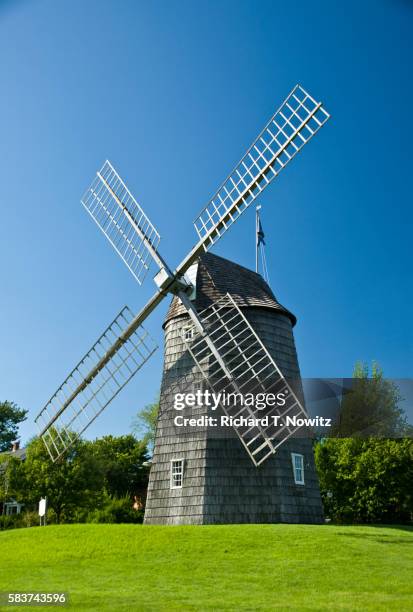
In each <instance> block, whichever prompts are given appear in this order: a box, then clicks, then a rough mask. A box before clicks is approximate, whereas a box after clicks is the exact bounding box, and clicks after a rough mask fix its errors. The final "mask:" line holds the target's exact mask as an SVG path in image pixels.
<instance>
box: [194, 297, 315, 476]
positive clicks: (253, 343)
mask: <svg viewBox="0 0 413 612" xmlns="http://www.w3.org/2000/svg"><path fill="white" fill-rule="evenodd" d="M200 319H201V321H202V324H203V326H204V328H205V332H206V334H207V336H205V335H201V334H199V333H197V332H196V330H195V329H194V332H193V338H194V339H193V340H192V341H187V340H186V345H187V348H188V350H189V352H190V354H191V355H192V357H193V359H194V361H195V363H196V365H197V367H198V369H199V371H200V372H201V373H202V375H203V377H204V378H205V380H206V382H207V384H208V385H209V387H210V388H211V390H212V391H213V392H214V393H222V392H226V393H227V394H228V393H241V394H246V393H252V394H254V395H256V394H258V393H265V394H270V393H273V394H274V396H277V395H278V394H282V396H283V397H284V398H285V403H284V405H283V406H282V407H278V406H276V405H275V406H267V407H266V408H265V409H264V410H261V411H257V410H255V409H253V408H251V407H250V406H247V405H241V406H240V405H239V404H238V405H229V406H228V405H225V404H223V403H222V404H221V407H222V410H223V412H224V413H225V414H226V416H228V417H233V418H238V417H246V418H254V419H257V417H258V418H262V417H264V416H268V417H269V419H268V421H269V424H268V426H266V427H262V426H260V425H253V426H251V427H249V426H245V427H234V429H235V431H236V433H237V434H238V436H239V438H240V440H241V442H242V443H243V445H244V447H245V449H246V450H247V452H248V454H249V456H250V458H251V460H252V461H253V463H254V464H255V465H256V466H258V465H260V464H261V463H263V462H264V461H265V460H266V459H268V458H269V457H270V456H271V455H273V454H274V453H275V451H276V449H277V448H278V447H279V446H280V445H281V444H283V443H284V442H285V441H286V440H287V439H288V438H289V437H290V436H291V435H293V434H294V433H295V432H296V431H298V429H300V428H299V427H296V426H293V425H288V426H287V425H286V424H283V420H285V417H286V416H290V417H294V416H295V417H298V418H306V417H307V413H306V412H305V410H304V408H303V406H302V404H301V403H300V401H299V399H298V398H297V395H296V394H295V393H294V391H293V389H292V388H291V386H290V385H289V383H288V382H287V381H286V379H285V378H284V376H283V374H282V372H281V370H280V369H279V367H278V366H277V364H276V363H275V361H274V360H273V358H272V357H271V355H270V354H269V352H268V351H267V349H266V348H265V347H264V345H263V343H262V342H261V340H260V339H259V337H258V336H257V334H256V333H255V331H254V330H253V328H252V327H251V325H250V324H249V323H248V321H247V319H246V318H245V316H244V315H243V314H242V312H241V310H240V309H239V307H238V306H237V305H236V303H235V302H234V300H233V298H232V297H231V296H230V295H229V294H227V295H226V296H224V297H223V298H221V299H220V300H218V301H217V302H215V303H214V304H212V305H211V306H210V307H208V308H207V309H206V310H205V311H203V312H202V313H200ZM186 337H187V336H186ZM207 338H208V339H209V340H210V341H211V342H212V343H213V345H214V347H215V350H216V352H217V353H218V354H219V356H220V359H221V361H222V362H223V363H224V364H225V368H226V370H227V372H229V374H230V376H231V378H228V375H227V374H225V373H224V371H223V369H222V366H221V364H220V363H219V362H218V360H217V359H216V357H215V355H214V354H213V352H212V351H211V348H210V346H209V344H208V342H207ZM272 417H278V419H279V424H278V425H274V420H273V419H272Z"/></svg>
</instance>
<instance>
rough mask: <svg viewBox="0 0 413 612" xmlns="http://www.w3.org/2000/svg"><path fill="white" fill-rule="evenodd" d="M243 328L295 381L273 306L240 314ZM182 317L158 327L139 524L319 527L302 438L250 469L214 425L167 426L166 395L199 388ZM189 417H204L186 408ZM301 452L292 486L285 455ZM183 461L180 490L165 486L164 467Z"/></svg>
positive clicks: (289, 337) (283, 323) (169, 404)
mask: <svg viewBox="0 0 413 612" xmlns="http://www.w3.org/2000/svg"><path fill="white" fill-rule="evenodd" d="M244 314H245V315H246V316H247V318H248V320H249V321H250V323H251V325H252V326H253V327H254V329H255V331H256V332H257V333H258V335H259V336H260V338H261V340H262V341H263V343H264V344H265V346H266V347H267V349H268V350H269V352H270V353H271V355H272V356H273V357H274V359H275V361H276V362H277V364H278V365H279V367H280V368H281V370H282V371H283V373H284V375H285V376H287V377H289V378H291V379H294V380H295V381H297V380H298V385H299V389H298V392H299V393H300V391H301V389H300V382H299V367H298V362H297V355H296V350H295V345H294V338H293V333H292V321H291V318H290V317H289V316H288V315H287V314H284V313H282V312H277V311H275V309H267V308H257V307H255V308H254V307H252V308H251V307H250V308H246V309H244ZM187 324H188V320H187V318H186V317H182V316H178V317H176V318H172V319H169V320H168V321H167V323H166V325H165V365H164V374H163V381H162V389H161V406H160V417H159V421H158V427H157V433H156V442H155V449H154V456H153V465H152V469H151V475H150V482H149V489H148V498H147V505H146V512H145V523H148V524H208V523H209V524H214V523H273V522H288V523H300V522H301V523H319V522H322V520H323V512H322V505H321V498H320V493H319V488H318V480H317V475H316V472H315V467H314V459H313V453H312V444H311V440H309V439H302V438H294V439H290V440H289V441H288V442H286V443H285V444H284V445H283V446H282V447H281V448H280V450H279V451H278V452H277V454H276V455H275V456H274V457H272V458H270V459H269V460H268V461H266V462H265V463H264V464H263V465H262V466H260V467H258V468H256V467H255V466H254V465H253V463H252V462H251V460H250V458H249V456H248V455H247V453H246V452H245V450H244V448H243V446H242V444H241V442H240V441H239V440H238V438H237V437H236V434H235V432H234V433H233V434H232V437H229V438H227V437H225V438H223V437H218V436H217V434H216V430H214V428H210V429H207V428H198V430H196V431H193V430H191V433H190V434H181V435H179V431H177V430H176V428H174V427H173V418H174V416H175V415H176V414H177V412H176V411H175V410H174V409H173V397H174V393H175V392H177V391H179V392H183V391H184V390H187V391H188V390H190V389H189V387H190V386H191V385H192V386H193V388H195V389H196V388H200V387H201V386H202V384H203V382H202V380H201V379H200V376H199V374H198V373H197V372H196V369H195V367H194V364H193V362H192V359H191V357H190V356H189V355H188V353H186V351H185V347H184V343H183V340H182V330H183V328H184V327H185V326H186V325H187ZM192 412H193V416H199V415H201V414H207V410H206V408H198V409H193V411H192ZM292 452H297V453H301V454H303V455H304V464H305V485H296V484H295V482H294V475H293V469H292V462H291V453H292ZM180 458H184V459H185V468H184V480H183V487H182V489H171V488H170V462H171V460H172V459H180Z"/></svg>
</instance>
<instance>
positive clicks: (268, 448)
mask: <svg viewBox="0 0 413 612" xmlns="http://www.w3.org/2000/svg"><path fill="white" fill-rule="evenodd" d="M328 118H329V115H328V113H327V112H326V111H325V110H324V108H323V106H322V103H321V102H317V101H316V100H315V99H314V98H313V97H312V96H311V95H310V94H309V93H308V92H306V91H305V90H304V89H303V88H302V87H301V86H300V85H297V86H296V87H295V88H294V89H293V90H292V91H291V93H290V94H289V95H288V96H287V98H286V99H285V100H284V102H283V103H282V104H281V106H280V107H279V108H278V110H277V111H276V112H275V114H274V115H273V116H272V117H271V119H270V120H269V122H268V123H267V124H266V126H265V127H264V129H263V130H262V132H261V133H260V134H259V135H258V137H257V139H256V140H255V141H254V142H253V144H252V145H251V146H250V148H249V149H248V150H247V152H246V154H245V155H244V157H243V158H242V159H241V161H240V162H239V164H238V165H237V166H236V167H235V169H234V170H233V171H232V172H231V173H230V175H229V176H228V177H227V179H226V180H225V181H224V182H223V183H222V185H221V186H220V187H219V189H218V190H217V192H216V193H215V195H214V196H213V197H212V198H211V200H210V201H209V202H208V203H207V205H206V206H205V208H204V209H203V210H202V211H201V213H200V214H199V215H198V217H197V218H196V220H195V222H194V225H195V229H196V232H197V234H198V242H197V243H196V245H195V246H194V247H193V248H192V250H191V251H190V252H189V253H188V254H187V255H186V257H185V258H184V259H183V260H182V262H181V263H180V264H179V265H178V266H177V268H176V269H175V270H173V269H172V268H170V267H169V265H168V264H167V262H166V261H165V259H164V258H163V257H162V256H161V254H160V251H159V242H160V235H159V233H158V231H157V230H156V228H155V227H154V226H153V224H152V223H151V221H150V220H149V218H148V217H147V215H146V214H145V212H144V211H143V210H142V208H141V207H140V206H139V204H138V203H137V202H136V200H135V198H134V197H133V195H132V194H131V192H130V191H129V189H128V188H127V186H126V185H125V183H124V182H123V181H122V179H121V178H120V176H119V174H118V173H117V172H116V171H115V169H114V168H113V166H112V165H111V164H110V162H109V161H106V162H105V163H104V165H103V166H102V168H101V169H100V170H99V171H98V172H97V174H96V177H95V179H94V180H93V182H92V184H91V186H90V187H89V188H88V189H87V191H86V193H85V194H84V196H83V198H82V200H81V201H82V204H83V206H84V207H85V209H86V211H87V212H88V213H89V214H90V216H91V217H92V219H93V220H94V221H95V222H96V224H97V225H98V227H99V228H100V229H101V231H102V232H103V233H104V234H105V236H106V237H107V239H108V240H109V241H110V242H111V244H112V246H113V247H114V249H115V250H116V251H117V253H118V254H119V255H120V257H121V258H122V260H123V261H124V263H125V264H126V265H127V267H128V268H129V270H130V272H131V273H132V274H133V276H134V278H135V280H136V281H137V282H138V283H139V284H141V283H142V282H143V280H144V278H145V276H146V274H147V272H148V270H149V267H150V265H151V263H152V262H155V265H156V267H157V268H158V270H157V273H156V274H155V277H154V281H155V284H156V286H157V289H156V292H155V293H154V295H153V296H152V297H151V298H150V300H149V301H148V302H147V304H146V305H145V306H144V307H143V308H142V309H141V310H140V311H139V312H138V314H137V315H133V313H132V312H131V310H130V309H129V308H128V307H125V308H124V309H123V310H122V311H121V312H120V313H119V314H118V315H117V316H116V318H115V319H114V320H113V321H112V323H111V324H110V325H109V326H108V327H107V329H106V330H105V331H104V332H103V334H102V335H101V336H100V338H99V339H98V340H97V342H96V343H95V344H94V345H93V347H92V348H91V349H90V350H89V352H88V353H87V354H86V355H85V356H84V357H83V359H82V360H81V361H80V362H79V363H78V364H77V365H76V367H75V368H74V369H73V370H72V372H71V373H70V374H69V376H68V377H67V378H66V380H65V381H64V382H63V383H62V385H61V386H60V387H59V389H58V390H57V391H56V393H55V394H54V395H53V396H52V398H51V399H50V400H49V402H48V403H47V404H46V405H45V407H44V408H43V409H42V410H41V411H40V413H39V415H38V416H37V417H36V423H37V425H38V427H39V430H40V436H41V437H42V439H43V441H44V443H45V445H46V447H47V450H48V452H49V454H50V456H51V458H52V460H53V461H56V460H57V459H58V458H60V457H62V455H63V454H64V453H65V451H66V450H67V449H68V448H69V447H70V446H71V445H72V444H73V443H74V442H75V440H76V439H77V438H78V437H79V436H80V435H81V434H82V432H83V431H84V430H85V429H86V428H87V427H88V426H89V425H90V423H92V422H93V421H94V419H95V418H96V417H97V416H98V415H99V414H100V413H101V412H102V411H103V410H104V408H105V407H106V406H107V405H108V404H109V402H110V401H111V400H112V399H113V398H114V397H115V396H116V395H117V394H118V393H119V391H120V390H121V389H122V388H123V387H124V386H125V385H126V383H127V382H128V381H129V380H130V379H131V378H132V377H133V376H134V375H135V374H136V372H137V371H138V370H139V369H140V368H141V367H142V366H143V365H144V364H145V363H146V362H147V361H148V360H149V359H150V357H151V355H152V354H153V353H154V351H155V350H156V348H157V346H156V343H155V342H154V340H153V339H152V337H151V336H150V335H149V333H148V332H147V331H146V330H145V328H144V327H143V323H144V321H145V320H146V318H147V317H148V316H149V315H150V314H151V313H152V312H153V310H154V309H155V308H156V307H157V306H158V305H159V304H160V303H161V302H162V300H163V299H164V298H165V297H166V296H168V295H170V294H171V295H173V296H174V301H175V302H176V304H177V305H178V306H179V308H180V309H181V311H182V313H183V315H184V316H185V318H186V320H187V321H188V324H185V327H184V329H183V330H181V332H180V333H181V336H182V342H183V346H184V348H185V351H186V354H187V355H189V356H190V358H191V360H192V361H191V364H192V366H193V372H196V376H195V378H194V375H193V373H192V374H191V376H192V383H193V381H194V380H197V381H198V382H199V383H202V384H203V385H206V386H208V387H209V388H210V389H211V391H212V392H222V391H223V390H225V391H227V392H234V393H242V392H243V390H245V389H248V390H249V391H250V392H255V393H257V392H265V393H269V392H274V393H279V392H281V393H284V394H285V396H286V398H287V399H286V403H285V405H284V406H283V408H282V410H281V411H280V408H279V407H273V408H266V411H265V414H267V415H269V416H279V415H280V414H281V415H287V414H288V415H296V416H305V414H306V413H305V409H304V406H303V402H302V400H301V398H299V395H300V393H299V392H296V391H295V390H294V389H293V387H292V385H291V384H290V383H289V382H288V381H287V379H286V377H285V376H284V374H283V372H282V368H280V367H279V366H278V365H277V362H276V360H275V359H274V357H273V355H271V353H270V351H269V350H267V348H266V346H265V344H264V343H263V342H262V340H261V338H260V336H259V335H258V334H257V333H256V331H254V327H253V325H251V323H250V322H249V321H248V318H247V316H245V314H244V313H243V311H242V308H241V307H240V305H239V304H238V303H237V300H235V299H234V298H233V296H232V295H231V293H230V292H228V293H226V294H224V295H220V296H219V298H218V299H217V301H215V302H213V303H209V304H208V307H207V308H206V310H204V311H202V312H199V310H198V309H197V307H196V306H195V303H194V268H195V269H197V267H198V265H199V262H202V261H203V260H205V257H206V256H207V255H209V257H213V256H212V255H211V254H209V253H208V252H209V250H210V249H211V247H212V246H213V245H214V244H215V243H216V242H217V241H218V240H219V238H221V236H222V235H223V234H224V233H225V232H226V231H227V230H228V229H229V228H230V227H231V226H232V224H233V223H234V222H235V221H236V220H237V219H238V217H239V216H240V215H241V214H242V213H243V212H245V210H246V209H247V208H248V207H249V206H250V205H251V204H252V202H254V201H255V200H256V198H257V197H258V196H259V195H260V194H261V192H262V191H263V190H264V189H265V188H266V187H267V185H269V184H270V183H271V182H272V181H273V180H274V178H276V177H277V176H278V174H279V173H280V172H281V171H282V170H283V168H284V167H285V166H286V165H288V163H289V162H290V161H291V160H292V159H293V158H294V157H295V156H296V155H297V153H298V152H299V151H300V150H301V149H302V148H303V146H304V145H305V144H306V143H307V142H308V141H309V140H311V138H312V137H313V136H314V135H315V134H316V133H317V132H318V130H319V129H320V128H321V127H322V126H323V125H324V124H325V122H326V121H327V120H328ZM181 388H182V386H181ZM220 409H222V410H223V412H224V414H225V415H226V416H228V417H229V418H230V417H234V416H240V412H239V407H237V409H236V415H235V412H234V409H233V408H231V407H225V406H221V407H220ZM241 416H245V417H254V416H256V412H255V411H254V409H252V408H251V407H249V406H245V407H243V411H242V415H241ZM297 429H298V428H297V427H293V426H285V427H281V428H279V427H278V428H276V427H274V426H272V425H269V426H268V427H262V426H260V425H255V426H253V427H248V428H246V427H242V426H237V425H235V426H234V432H235V436H236V438H237V444H238V446H239V447H240V448H243V450H244V451H245V452H246V456H247V457H248V459H249V461H250V463H251V466H252V467H253V468H257V467H259V466H262V464H264V463H265V462H266V461H267V460H268V459H270V458H271V457H272V456H274V454H275V453H276V451H277V449H280V447H281V445H283V444H284V443H285V442H286V441H287V440H288V439H289V438H290V437H291V436H292V435H293V434H294V433H296V431H297ZM240 442H241V445H240V444H239V443H240ZM183 463H184V460H179V461H178V462H176V465H172V464H171V470H172V472H171V474H172V476H171V478H172V480H171V482H172V481H173V482H179V479H180V478H181V476H182V469H183ZM174 470H175V475H174V474H173V472H174ZM181 481H182V478H181ZM172 488H176V489H179V488H180V487H179V486H176V487H172Z"/></svg>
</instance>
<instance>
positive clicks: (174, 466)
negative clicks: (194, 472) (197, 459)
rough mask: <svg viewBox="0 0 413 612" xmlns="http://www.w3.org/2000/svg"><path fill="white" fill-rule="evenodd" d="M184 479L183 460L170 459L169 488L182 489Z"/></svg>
mask: <svg viewBox="0 0 413 612" xmlns="http://www.w3.org/2000/svg"><path fill="white" fill-rule="evenodd" d="M183 479H184V460H183V459H172V460H171V489H182V483H183Z"/></svg>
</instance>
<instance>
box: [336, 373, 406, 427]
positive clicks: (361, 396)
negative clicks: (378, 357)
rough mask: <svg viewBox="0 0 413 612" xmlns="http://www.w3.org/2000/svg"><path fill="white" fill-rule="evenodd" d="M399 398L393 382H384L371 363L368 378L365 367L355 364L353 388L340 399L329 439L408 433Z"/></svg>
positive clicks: (381, 374) (381, 375)
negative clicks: (339, 408) (337, 420)
mask: <svg viewBox="0 0 413 612" xmlns="http://www.w3.org/2000/svg"><path fill="white" fill-rule="evenodd" d="M400 400H401V396H400V393H399V390H398V388H397V386H396V385H395V383H394V382H392V381H390V380H386V379H385V378H384V376H383V371H382V370H381V368H380V367H379V366H378V365H377V364H376V363H374V362H373V364H372V372H371V376H370V373H369V367H368V365H367V364H363V363H360V362H359V363H356V365H355V368H354V371H353V384H352V386H351V390H349V391H348V392H347V393H346V394H345V395H344V397H343V400H342V403H341V410H340V419H339V422H338V424H337V426H336V427H335V428H334V429H333V430H332V433H331V435H332V436H333V437H339V438H347V437H349V436H359V437H369V436H376V437H382V438H383V437H387V438H390V437H403V436H406V435H409V434H411V433H412V431H413V430H412V428H411V426H409V425H408V424H407V422H406V418H405V415H404V411H403V409H402V408H401V407H400V406H399V402H400Z"/></svg>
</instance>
